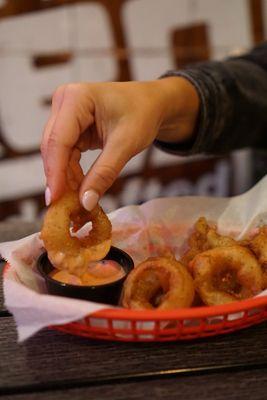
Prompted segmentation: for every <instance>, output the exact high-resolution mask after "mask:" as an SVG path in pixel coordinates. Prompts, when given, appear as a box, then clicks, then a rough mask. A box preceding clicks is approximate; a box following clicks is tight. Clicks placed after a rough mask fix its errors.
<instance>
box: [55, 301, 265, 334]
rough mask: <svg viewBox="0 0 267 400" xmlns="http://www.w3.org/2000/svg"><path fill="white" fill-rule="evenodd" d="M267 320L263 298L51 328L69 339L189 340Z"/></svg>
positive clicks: (120, 312)
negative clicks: (71, 337)
mask: <svg viewBox="0 0 267 400" xmlns="http://www.w3.org/2000/svg"><path fill="white" fill-rule="evenodd" d="M265 320H267V296H262V297H257V298H253V299H248V300H242V301H237V302H234V303H229V304H225V305H220V306H214V307H195V308H185V309H179V310H173V311H158V310H151V311H150V310H149V311H135V310H126V309H117V310H116V309H106V310H102V311H98V312H96V313H94V314H91V315H90V316H87V317H85V318H84V319H83V320H81V321H79V322H72V323H68V324H65V325H57V326H53V328H54V329H57V330H60V331H63V332H66V333H71V334H73V335H78V336H83V337H88V338H94V339H104V340H117V341H128V342H161V341H173V340H190V339H197V338H202V337H206V336H214V335H219V334H223V333H228V332H233V331H235V330H238V329H242V328H245V327H248V326H251V325H255V324H258V323H260V322H262V321H265Z"/></svg>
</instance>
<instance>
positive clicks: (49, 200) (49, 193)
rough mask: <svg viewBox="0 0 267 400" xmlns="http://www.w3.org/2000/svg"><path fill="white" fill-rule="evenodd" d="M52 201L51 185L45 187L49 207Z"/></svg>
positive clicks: (46, 201)
mask: <svg viewBox="0 0 267 400" xmlns="http://www.w3.org/2000/svg"><path fill="white" fill-rule="evenodd" d="M50 203H51V192H50V189H49V187H47V188H46V189H45V204H46V206H47V207H48V206H49V205H50Z"/></svg>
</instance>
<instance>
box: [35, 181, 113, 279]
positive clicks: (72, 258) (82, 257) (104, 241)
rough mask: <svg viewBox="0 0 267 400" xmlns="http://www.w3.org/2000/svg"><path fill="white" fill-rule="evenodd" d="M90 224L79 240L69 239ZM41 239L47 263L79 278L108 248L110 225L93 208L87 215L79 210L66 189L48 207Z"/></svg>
mask: <svg viewBox="0 0 267 400" xmlns="http://www.w3.org/2000/svg"><path fill="white" fill-rule="evenodd" d="M88 221H91V222H92V229H91V231H90V232H89V234H88V235H87V236H85V237H83V238H78V237H75V236H72V235H71V233H70V228H71V223H72V224H73V231H77V230H79V229H80V228H81V227H82V226H83V225H84V224H85V223H86V222H88ZM41 238H42V240H43V241H44V247H45V248H46V250H47V253H48V257H49V260H50V261H51V263H52V264H53V266H54V267H55V268H57V269H61V270H67V271H68V272H69V273H73V274H74V275H76V276H81V274H82V273H84V272H85V271H86V268H87V266H88V264H89V262H91V261H98V260H101V259H102V258H104V257H105V256H106V254H107V253H108V251H109V249H110V246H111V223H110V221H109V219H108V217H107V216H106V214H105V213H104V212H103V210H102V208H101V207H100V206H99V205H97V206H96V207H95V208H94V209H93V210H92V211H90V212H88V211H86V210H84V209H83V208H82V206H81V205H80V201H79V196H78V192H76V191H74V190H71V189H68V190H67V191H66V193H65V194H64V195H63V196H62V197H61V198H60V199H59V200H57V201H56V202H54V203H52V204H51V206H50V207H49V209H48V211H47V213H46V215H45V218H44V223H43V228H42V231H41Z"/></svg>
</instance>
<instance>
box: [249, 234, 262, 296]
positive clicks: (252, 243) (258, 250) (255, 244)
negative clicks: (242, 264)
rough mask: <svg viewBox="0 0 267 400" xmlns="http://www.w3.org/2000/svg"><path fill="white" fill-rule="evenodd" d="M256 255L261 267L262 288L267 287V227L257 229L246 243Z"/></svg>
mask: <svg viewBox="0 0 267 400" xmlns="http://www.w3.org/2000/svg"><path fill="white" fill-rule="evenodd" d="M247 245H248V247H249V248H250V249H251V250H252V251H253V253H254V254H255V255H256V257H257V259H258V260H259V263H260V265H261V268H262V273H263V285H264V289H266V288H267V227H266V226H263V227H261V228H260V229H259V233H258V234H257V235H256V236H254V238H253V239H251V240H249V241H248V243H247Z"/></svg>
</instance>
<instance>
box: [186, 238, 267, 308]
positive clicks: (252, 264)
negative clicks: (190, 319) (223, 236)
mask: <svg viewBox="0 0 267 400" xmlns="http://www.w3.org/2000/svg"><path fill="white" fill-rule="evenodd" d="M190 268H191V269H192V271H193V276H194V278H195V280H194V283H195V288H196V290H197V291H198V293H199V295H200V297H201V299H202V300H203V302H204V303H205V304H207V305H210V306H211V305H218V304H225V303H230V302H232V301H236V300H242V299H246V298H249V297H252V296H254V295H256V294H258V293H259V292H260V291H261V290H262V287H263V276H262V271H261V267H260V265H259V263H258V261H257V259H256V258H255V256H254V255H253V254H252V253H251V251H249V250H248V249H246V248H244V247H242V246H238V245H236V246H227V247H217V248H215V249H211V250H207V251H205V252H203V253H201V254H198V255H197V256H196V257H195V258H194V259H193V260H192V261H191V263H190Z"/></svg>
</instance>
